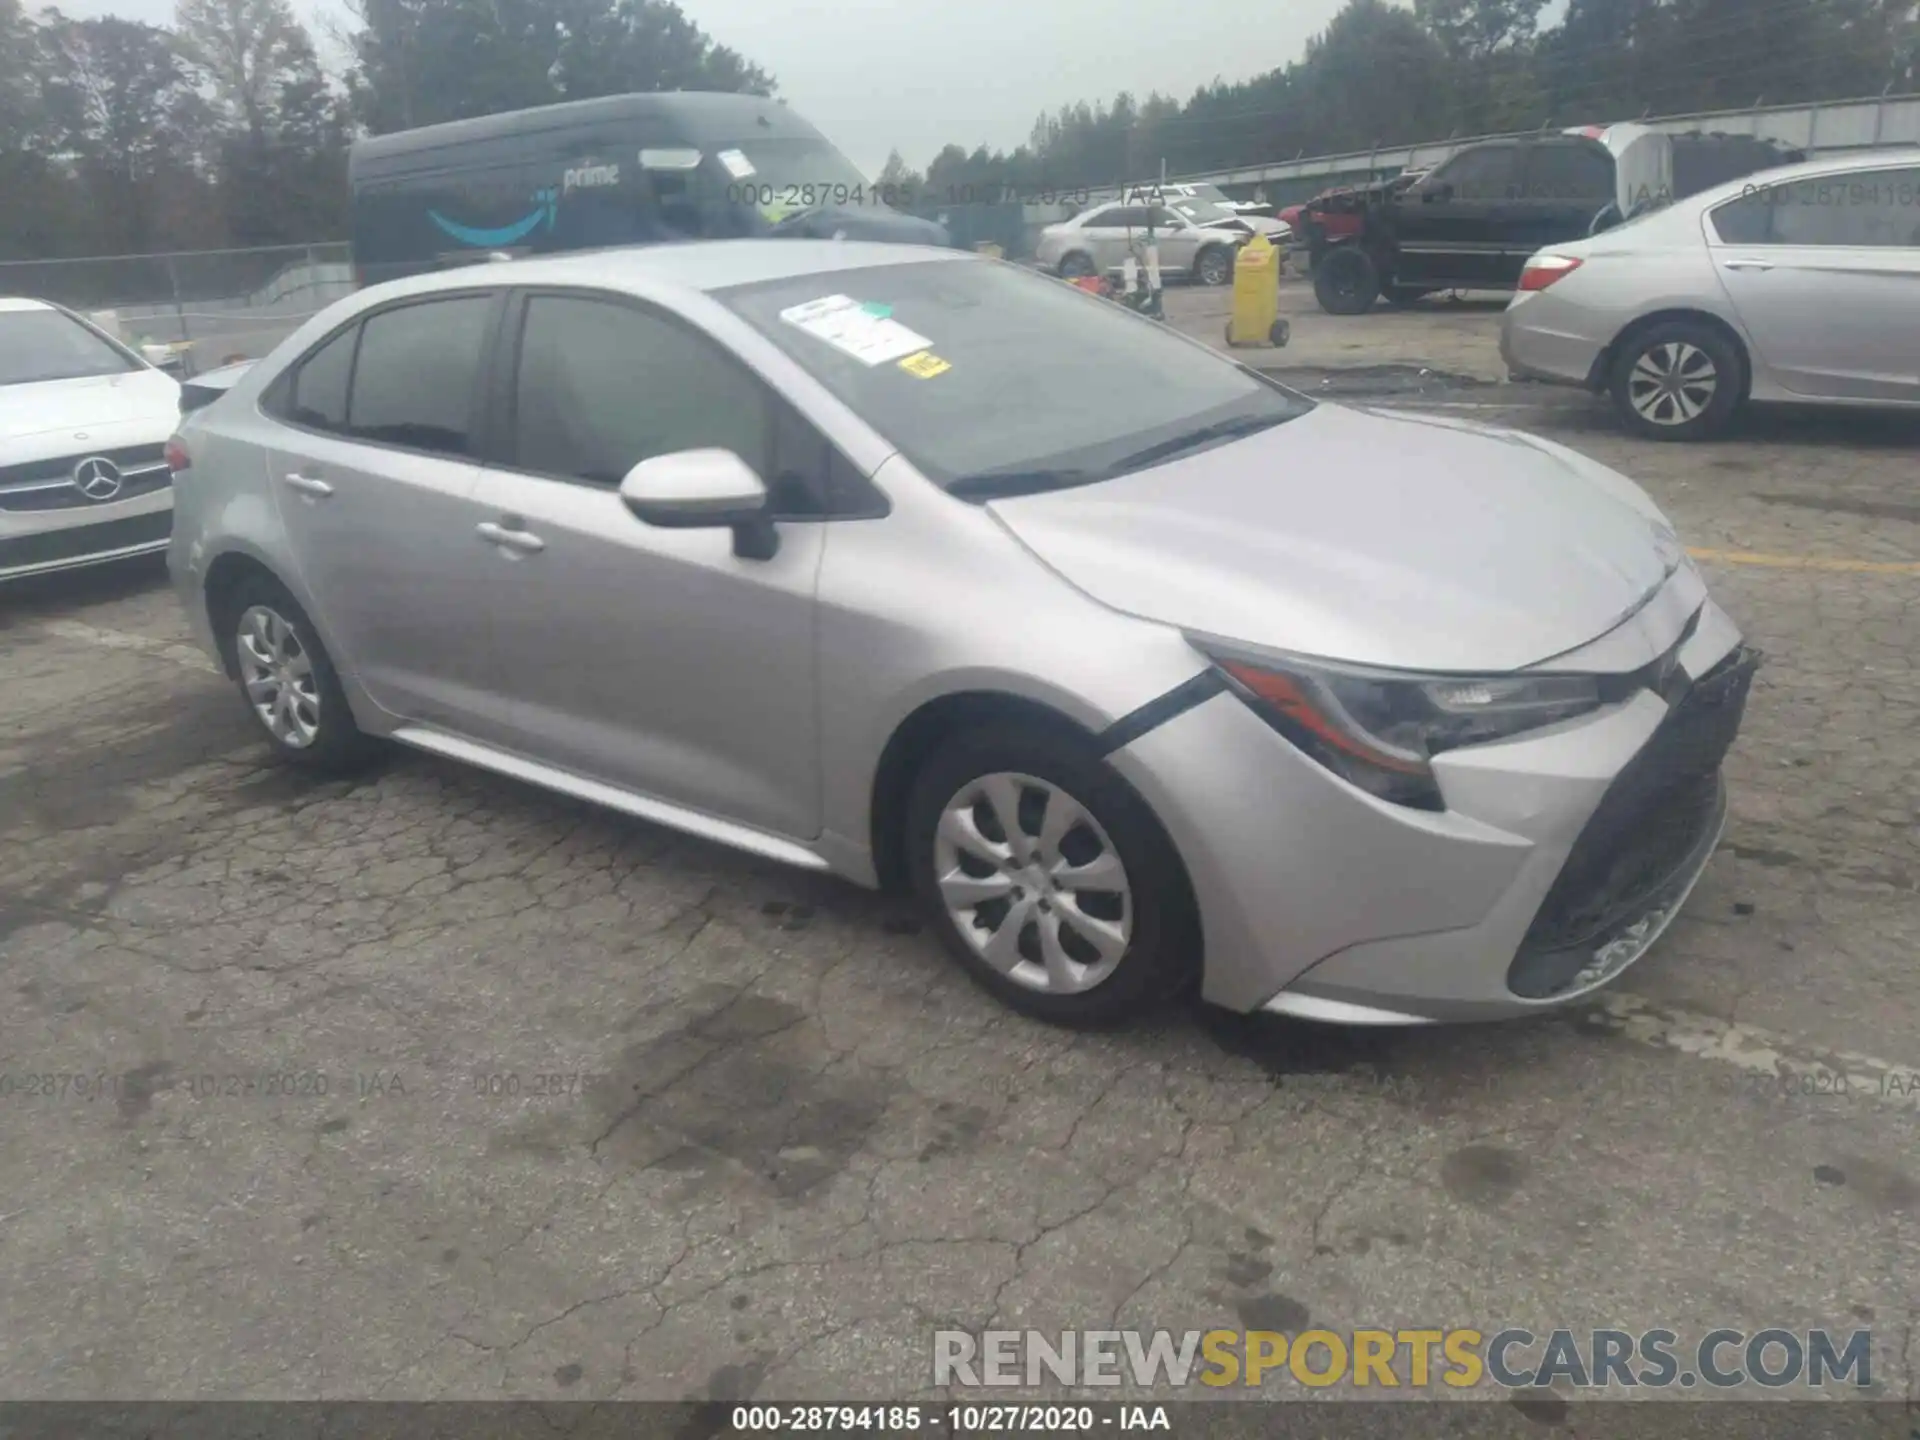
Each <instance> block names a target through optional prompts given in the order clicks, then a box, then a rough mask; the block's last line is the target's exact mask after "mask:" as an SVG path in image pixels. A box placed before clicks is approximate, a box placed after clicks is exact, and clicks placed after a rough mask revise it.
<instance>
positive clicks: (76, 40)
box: [0, 0, 1920, 259]
mask: <svg viewBox="0 0 1920 1440" xmlns="http://www.w3.org/2000/svg"><path fill="white" fill-rule="evenodd" d="M1547 3H1548V0H1413V3H1412V5H1411V7H1410V8H1409V7H1406V6H1403V5H1399V4H1392V3H1388V0H1349V3H1348V4H1347V6H1346V8H1345V9H1343V10H1342V11H1341V12H1340V13H1339V14H1338V15H1337V16H1336V17H1335V18H1334V19H1333V21H1332V22H1331V23H1330V24H1329V25H1328V26H1327V28H1326V29H1325V30H1324V31H1323V32H1322V33H1321V34H1319V35H1318V36H1316V37H1315V38H1314V39H1313V40H1312V41H1311V42H1309V44H1308V46H1307V48H1306V53H1305V54H1304V55H1303V56H1301V57H1300V58H1299V59H1298V60H1295V61H1293V62H1291V63H1288V64H1286V65H1283V66H1280V67H1278V68H1276V69H1273V70H1270V71H1268V72H1266V73H1265V74H1262V75H1259V76H1256V77H1255V78H1253V79H1251V80H1247V81H1242V82H1237V83H1233V84H1228V83H1225V82H1219V81H1216V82H1215V83H1213V84H1211V85H1206V86H1202V87H1200V88H1199V89H1198V90H1196V91H1195V92H1194V93H1193V94H1192V95H1191V96H1189V97H1188V98H1187V99H1186V100H1184V101H1182V100H1179V99H1176V98H1173V97H1169V96H1164V95H1160V94H1157V93H1156V94H1153V95H1149V96H1148V97H1147V98H1146V99H1145V100H1137V99H1136V98H1135V97H1133V96H1131V95H1128V94H1120V95H1116V96H1113V97H1112V98H1110V99H1102V100H1098V101H1095V102H1092V103H1089V102H1085V101H1083V102H1081V103H1079V104H1075V105H1068V106H1063V107H1062V108H1061V109H1060V110H1059V111H1057V112H1055V113H1051V114H1047V115H1043V116H1041V117H1040V119H1039V120H1038V121H1037V122H1036V124H1035V125H1034V128H1033V131H1032V134H1031V136H1030V138H1029V139H1028V141H1027V143H1026V144H1024V145H1021V146H1018V147H1016V148H1015V149H1014V150H1012V151H1011V152H1003V151H998V150H988V149H987V148H986V147H984V146H977V147H975V148H973V149H971V150H969V149H968V148H966V147H965V146H962V145H957V144H956V145H948V146H947V147H945V148H944V149H943V150H941V151H940V152H939V154H938V155H936V156H934V157H933V158H932V161H931V163H930V164H929V166H928V167H927V170H926V173H925V175H924V176H922V175H920V174H917V173H915V172H913V171H912V170H911V169H910V167H909V166H908V165H907V163H906V162H905V161H904V160H902V159H901V158H900V157H899V156H898V155H897V154H896V155H895V156H894V157H892V159H891V160H890V161H889V163H888V166H887V170H886V172H885V173H884V174H883V175H882V176H881V177H879V178H880V179H881V180H883V181H886V182H890V183H895V184H906V185H911V186H914V187H915V188H916V189H921V188H925V189H927V190H931V191H933V192H935V193H939V192H940V191H942V190H943V188H946V187H952V188H953V189H955V190H959V189H962V188H964V189H966V190H968V191H970V192H972V193H975V194H983V193H987V192H988V191H990V190H995V189H997V190H1001V191H1009V190H1010V191H1015V192H1024V191H1043V190H1048V189H1054V190H1061V189H1069V188H1078V187H1081V186H1090V185H1109V184H1114V183H1119V182H1122V181H1134V180H1140V179H1145V178H1149V177H1150V176H1152V175H1154V174H1157V173H1158V171H1159V168H1160V165H1161V163H1162V162H1164V163H1165V165H1166V167H1167V169H1168V171H1169V173H1174V174H1179V173H1193V172H1196V171H1202V170H1208V169H1214V168H1220V167H1225V166H1231V165H1240V164H1252V163H1257V162H1259V161H1263V160H1269V159H1273V158H1275V157H1278V156H1289V155H1295V154H1324V153H1331V152H1340V151H1354V150H1364V149H1367V148H1369V147H1370V146H1373V145H1376V144H1382V145H1390V144H1404V143H1409V142H1412V141H1416V140H1425V139H1432V138H1435V137H1438V136H1444V135H1448V134H1477V133H1486V132H1490V131H1498V130H1511V129H1524V128H1531V127H1534V126H1540V125H1544V124H1548V123H1553V124H1569V125H1571V124H1582V123H1598V122H1602V121H1607V120H1617V119H1621V118H1628V117H1632V116H1636V115H1641V114H1646V113H1675V112H1684V111H1693V110H1714V109H1734V108H1740V107H1743V106H1748V105H1753V104H1756V103H1777V104H1789V103H1801V102H1808V101H1816V100H1824V99H1837V98H1842V97H1846V96H1853V95H1861V94H1871V93H1875V92H1878V91H1881V90H1883V89H1892V90H1896V91H1898V90H1911V89H1916V88H1920V0H1569V3H1568V7H1567V10H1566V13H1565V15H1564V17H1563V18H1562V19H1561V20H1560V21H1559V23H1558V24H1556V25H1553V26H1551V27H1546V28H1543V26H1542V25H1541V15H1542V13H1543V11H1544V10H1545V8H1546V6H1547ZM339 38H340V39H341V41H342V42H343V45H344V47H345V49H346V50H347V52H348V54H349V55H350V57H351V58H350V61H349V63H348V65H347V66H346V67H345V73H344V74H341V75H338V76H333V75H329V74H328V73H326V71H325V70H324V69H323V67H322V65H321V63H320V60H319V57H318V53H317V50H316V47H315V44H314V41H313V37H312V36H311V35H310V34H309V33H308V31H307V30H306V29H305V27H303V26H302V25H301V24H300V22H299V20H298V19H297V18H296V17H295V15H294V13H293V10H292V8H291V6H290V5H289V3H288V0H179V4H178V10H177V12H176V15H175V18H174V23H173V24H172V25H171V26H170V27H161V26H154V25H147V24H142V23H139V22H137V21H132V20H124V19H119V18H115V17H106V18H100V19H89V20H77V19H73V18H70V17H68V16H66V15H64V14H62V13H61V12H60V11H59V10H58V9H57V8H52V7H49V8H45V9H40V10H37V11H33V12H28V11H26V10H24V9H23V8H22V5H21V3H20V0H0V259H22V258H39V257H60V256H77V255H112V254H145V253H154V252H160V251H172V250H184V249H210V248H220V247H228V246H254V245H273V244H297V243H301V242H306V241H311V240H316V239H332V238H339V237H342V236H344V235H345V234H346V231H347V218H346V208H347V193H346V153H347V147H348V145H349V144H350V143H351V140H352V137H353V136H354V135H355V134H357V133H382V132H386V131H390V130H397V129H405V128H408V127H411V126H415V125H426V124H432V123H435V122H438V121H442V120H452V119H460V118H464V117H467V116H472V115H480V114H489V113H493V112H496V111H500V110H509V109H517V108H521V107H524V106H531V105H540V104H548V103H552V102H555V101H560V100H570V99H581V98H586V97H589V96H595V95H606V94H615V93H620V92H624V91H634V90H671V89H704V90H730V91H744V92H750V93H754V94H761V95H767V94H772V93H773V91H774V81H773V78H772V77H771V76H770V75H768V74H767V73H766V72H765V71H764V70H762V69H761V68H760V67H758V66H757V65H755V64H753V63H752V62H751V61H750V60H748V59H746V58H745V57H744V56H742V55H740V54H739V53H737V52H735V51H733V50H730V49H728V48H727V47H725V46H722V45H717V44H715V43H714V42H713V40H712V39H711V38H710V37H709V36H707V35H706V34H705V33H704V32H703V31H702V30H701V29H700V28H699V26H697V25H696V24H694V23H693V21H691V20H690V19H689V18H688V17H687V16H686V14H685V13H684V12H683V11H682V10H681V9H680V8H679V6H678V5H676V4H674V3H671V0H357V7H356V9H355V10H354V13H353V17H352V21H351V22H350V23H349V24H348V25H347V26H346V27H345V28H344V31H343V33H342V35H341V36H340V37H339ZM934 79H935V80H936V81H937V74H936V75H935V77H934Z"/></svg>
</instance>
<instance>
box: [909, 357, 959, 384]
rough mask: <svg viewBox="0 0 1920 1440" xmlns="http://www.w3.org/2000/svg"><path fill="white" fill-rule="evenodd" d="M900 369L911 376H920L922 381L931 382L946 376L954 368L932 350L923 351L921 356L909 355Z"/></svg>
mask: <svg viewBox="0 0 1920 1440" xmlns="http://www.w3.org/2000/svg"><path fill="white" fill-rule="evenodd" d="M900 368H901V369H902V370H904V371H906V372H907V373H908V374H909V375H918V376H919V377H920V378H921V379H922V380H931V379H932V378H933V377H934V376H936V375H944V374H946V373H947V371H949V370H951V369H952V368H953V366H951V365H949V364H948V363H947V362H946V361H944V360H942V359H941V358H940V357H939V356H938V355H936V354H934V353H933V352H932V351H931V350H922V351H921V352H920V353H919V354H917V355H909V356H907V358H906V359H904V360H902V361H901V362H900Z"/></svg>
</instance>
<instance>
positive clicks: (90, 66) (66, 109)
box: [38, 10, 206, 252]
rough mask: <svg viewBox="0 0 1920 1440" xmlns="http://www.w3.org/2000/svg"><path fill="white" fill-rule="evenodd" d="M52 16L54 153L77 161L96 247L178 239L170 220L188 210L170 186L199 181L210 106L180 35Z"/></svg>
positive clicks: (44, 36) (156, 244) (48, 84)
mask: <svg viewBox="0 0 1920 1440" xmlns="http://www.w3.org/2000/svg"><path fill="white" fill-rule="evenodd" d="M43 14H44V19H43V20H42V22H41V24H40V25H39V27H38V37H39V40H40V51H41V67H40V77H41V82H40V83H41V103H42V104H43V106H44V107H45V127H46V137H47V139H48V141H49V143H50V144H51V145H52V146H53V148H54V150H55V153H58V154H62V155H66V156H71V157H72V164H73V169H74V174H75V177H76V179H77V181H78V183H79V186H80V190H81V192H82V194H83V196H84V199H85V201H86V204H87V207H88V212H89V214H90V216H91V218H92V222H93V223H92V226H91V229H92V234H93V239H94V244H95V245H96V246H97V247H98V249H100V250H104V251H107V252H114V251H120V252H126V251H136V252H138V251H151V250H156V249H160V248H164V247H165V246H166V245H168V244H170V243H178V242H179V236H178V232H177V231H176V232H174V233H168V228H167V227H166V226H164V225H163V223H162V222H163V220H165V219H169V218H177V217H178V216H179V215H180V214H181V213H182V212H181V211H180V210H178V209H172V208H170V207H169V205H168V203H167V202H168V199H169V196H168V190H167V187H168V184H169V182H172V183H173V184H174V185H176V186H177V187H194V186H196V185H197V170H196V163H195V162H196V160H197V158H198V156H197V153H196V152H197V149H198V143H197V142H198V140H199V138H200V137H201V136H202V135H204V133H205V123H206V112H205V107H204V105H203V103H202V102H201V99H200V97H199V96H198V95H197V94H196V93H195V92H194V89H193V87H192V85H191V84H190V83H189V80H188V77H187V74H186V70H185V67H184V66H183V65H182V63H181V61H180V57H179V56H178V55H177V54H176V53H175V50H174V47H173V39H172V36H170V35H169V34H168V33H167V32H166V31H165V30H162V29H160V28H159V27H157V26H153V25H143V24H140V23H139V22H137V21H133V20H122V19H119V18H117V17H114V16H107V17H103V18H100V19H95V20H71V19H68V18H67V17H66V16H64V15H62V14H60V13H59V12H58V11H57V10H47V11H45V12H43ZM174 198H175V199H177V198H178V190H176V191H175V193H174ZM189 208H190V207H189Z"/></svg>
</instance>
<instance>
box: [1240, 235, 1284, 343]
mask: <svg viewBox="0 0 1920 1440" xmlns="http://www.w3.org/2000/svg"><path fill="white" fill-rule="evenodd" d="M1290 329H1291V327H1290V326H1289V325H1288V324H1287V322H1286V321H1284V320H1282V319H1281V318H1280V252H1279V251H1278V250H1277V249H1275V248H1274V245H1273V242H1272V241H1270V240H1268V239H1267V237H1266V236H1264V235H1256V236H1254V237H1253V238H1252V239H1251V240H1249V241H1247V243H1246V244H1244V245H1242V246H1241V247H1240V253H1239V254H1238V255H1236V256H1235V257H1234V262H1233V313H1232V316H1231V318H1230V319H1229V320H1228V321H1227V344H1229V345H1284V344H1286V343H1287V339H1288V332H1289V330H1290Z"/></svg>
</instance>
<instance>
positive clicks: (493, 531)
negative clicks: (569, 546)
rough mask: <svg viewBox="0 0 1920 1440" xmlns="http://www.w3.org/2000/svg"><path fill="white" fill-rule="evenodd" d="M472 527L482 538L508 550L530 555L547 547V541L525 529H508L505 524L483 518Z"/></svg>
mask: <svg viewBox="0 0 1920 1440" xmlns="http://www.w3.org/2000/svg"><path fill="white" fill-rule="evenodd" d="M474 528H475V530H476V531H477V532H478V534H479V536H480V538H481V539H482V540H485V541H486V542H487V543H489V544H491V545H499V546H502V547H503V548H505V549H508V550H518V551H520V552H522V553H523V554H527V555H531V554H533V553H534V552H536V551H539V550H544V549H546V548H547V542H546V541H544V540H542V539H541V538H540V537H539V536H538V535H534V534H532V533H530V532H528V531H525V530H509V529H508V528H507V527H506V526H504V525H496V524H494V523H493V521H491V520H483V521H481V522H480V524H479V525H477V526H475V527H474Z"/></svg>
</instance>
